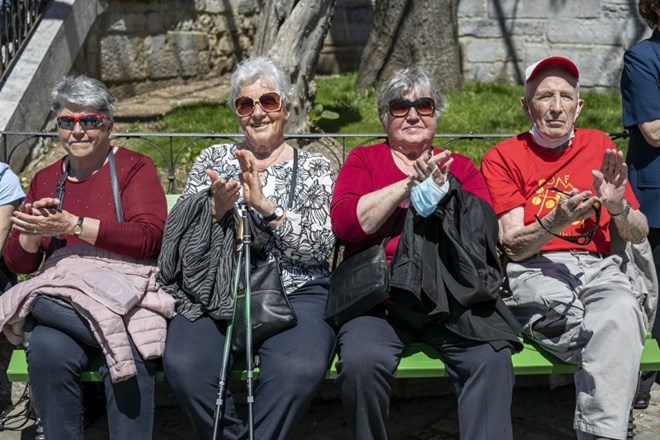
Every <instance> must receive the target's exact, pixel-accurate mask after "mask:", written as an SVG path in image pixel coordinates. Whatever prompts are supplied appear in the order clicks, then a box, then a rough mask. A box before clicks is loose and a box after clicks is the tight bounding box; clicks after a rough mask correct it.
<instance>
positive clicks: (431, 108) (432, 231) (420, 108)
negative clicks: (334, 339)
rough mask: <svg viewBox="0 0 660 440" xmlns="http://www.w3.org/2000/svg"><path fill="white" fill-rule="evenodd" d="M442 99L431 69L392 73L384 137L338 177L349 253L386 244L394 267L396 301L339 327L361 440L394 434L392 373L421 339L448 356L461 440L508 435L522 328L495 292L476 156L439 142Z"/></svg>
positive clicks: (348, 404)
mask: <svg viewBox="0 0 660 440" xmlns="http://www.w3.org/2000/svg"><path fill="white" fill-rule="evenodd" d="M444 107H445V105H444V99H443V96H442V94H441V93H440V92H439V91H438V90H437V88H436V87H435V86H434V84H433V80H432V79H431V77H430V75H429V73H428V72H427V71H426V70H425V69H424V68H422V67H420V66H416V67H411V68H408V69H403V70H399V71H397V72H395V73H394V75H393V76H392V78H391V79H390V80H389V81H387V82H386V83H385V84H384V85H383V87H382V90H381V92H380V94H379V96H378V113H379V116H380V120H381V122H382V124H383V128H384V131H385V135H386V136H387V139H386V141H385V142H384V143H381V144H378V145H372V146H367V147H358V148H355V149H354V150H352V151H351V153H350V154H349V156H348V157H347V159H346V162H345V164H344V165H343V167H342V168H341V170H340V172H339V175H338V177H337V182H336V185H335V191H334V194H333V198H332V204H331V211H330V215H331V218H332V227H333V230H334V231H335V234H336V235H337V237H339V238H341V239H343V240H345V241H346V251H345V257H346V256H350V255H352V254H354V253H355V252H360V250H361V249H363V248H365V247H366V246H368V245H373V244H380V243H381V242H383V241H386V243H385V254H386V256H387V260H388V262H389V268H390V273H391V281H390V295H389V298H388V299H386V300H384V301H383V302H381V303H379V304H377V305H376V306H375V307H373V308H370V309H368V310H353V311H352V313H351V315H356V314H357V316H356V317H354V318H352V319H349V320H346V322H344V323H343V324H342V325H341V328H340V329H339V335H338V348H339V355H340V360H339V362H338V363H337V369H338V373H339V375H338V377H337V381H338V383H339V386H340V389H341V398H342V402H343V406H344V414H345V416H346V417H347V422H348V424H349V426H350V427H351V429H352V430H353V431H354V433H355V437H356V438H358V439H361V440H365V439H385V438H387V430H386V421H387V419H388V415H389V409H388V407H389V403H390V393H391V391H392V385H393V383H394V378H395V371H396V368H397V364H398V361H399V357H400V355H401V353H402V351H403V349H404V346H405V345H406V344H408V343H410V342H414V341H421V342H426V343H428V344H430V345H432V346H434V347H435V348H437V349H438V350H439V352H440V354H441V357H442V361H443V362H444V363H445V365H446V370H447V373H448V374H449V376H450V378H451V379H452V381H453V383H454V387H455V390H456V393H457V395H458V412H459V425H460V433H461V438H465V439H491V440H492V439H510V438H511V437H512V429H511V416H510V406H511V393H512V388H513V382H514V375H513V369H512V366H511V353H512V351H513V350H516V349H519V342H518V340H517V337H516V334H517V332H518V325H517V323H516V322H515V319H514V318H513V316H512V315H511V314H510V312H509V311H508V310H507V309H506V306H504V304H503V302H502V300H501V299H499V297H498V290H499V287H500V285H501V280H502V275H501V269H500V267H499V263H498V259H497V255H496V250H495V248H494V243H495V241H496V240H497V219H496V218H495V214H494V212H493V211H492V208H491V207H490V204H489V203H490V197H489V195H488V190H487V188H486V185H485V183H484V180H483V177H482V176H481V174H480V173H479V171H478V170H477V168H476V167H475V165H474V164H473V163H472V162H471V161H470V160H469V159H468V158H467V157H465V156H461V155H459V154H456V153H451V152H449V151H447V150H444V151H443V150H442V149H438V148H434V147H433V137H434V134H435V132H436V128H437V122H438V117H439V116H440V114H441V113H442V110H443V109H444ZM332 294H333V295H334V291H333V292H332ZM440 362H441V361H440V360H438V366H440ZM438 411H440V409H439V408H438Z"/></svg>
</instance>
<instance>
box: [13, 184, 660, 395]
mask: <svg viewBox="0 0 660 440" xmlns="http://www.w3.org/2000/svg"><path fill="white" fill-rule="evenodd" d="M178 197H179V195H178V194H168V195H167V208H168V211H169V210H170V209H171V208H172V206H174V204H175V203H176V200H177V199H178ZM523 345H524V350H522V351H521V352H520V353H517V354H515V355H514V356H513V358H512V361H513V369H514V372H515V374H516V375H518V376H520V375H545V374H564V373H573V372H575V371H576V370H577V366H576V365H573V364H567V363H564V362H561V361H560V360H558V359H555V358H553V357H552V356H551V355H549V354H547V353H545V352H544V351H542V350H540V349H539V348H538V346H537V345H536V344H534V343H533V342H528V341H523ZM440 359H441V357H440V354H439V353H438V351H437V350H435V349H434V348H433V347H431V346H429V345H426V344H423V343H415V344H411V345H409V346H407V347H406V348H405V350H404V351H403V353H402V356H401V361H400V362H399V366H398V369H397V372H396V376H397V377H398V378H402V379H411V378H430V377H446V376H447V372H446V371H445V367H444V364H443V363H442V362H441V361H440ZM100 362H101V359H100V356H99V358H96V359H94V360H93V361H92V362H90V365H89V367H88V368H87V369H86V370H85V371H84V372H83V373H82V375H81V380H82V381H84V382H96V381H100V380H101V375H100V374H99V372H98V367H99V365H100ZM336 362H337V356H335V358H334V360H333V361H332V364H331V365H330V368H329V369H328V373H327V375H326V378H327V379H334V378H335V377H337V369H336V366H335V364H336ZM640 365H641V370H642V371H660V348H659V347H658V343H657V342H656V340H654V339H652V338H651V337H650V336H649V337H648V338H647V339H646V342H645V345H644V352H643V354H642V360H641V364H640ZM256 374H258V369H257V370H256V371H255V375H256ZM7 377H8V379H9V381H11V382H27V380H28V375H27V362H26V359H25V352H24V351H23V349H22V348H16V349H14V351H13V352H12V356H11V359H10V361H9V366H8V368H7ZM231 377H232V378H234V379H245V377H246V371H245V362H244V357H243V356H241V355H239V356H238V357H237V360H236V363H235V365H234V368H233V369H232V371H231ZM156 379H157V380H163V379H164V374H163V372H162V370H159V371H158V372H157V374H156Z"/></svg>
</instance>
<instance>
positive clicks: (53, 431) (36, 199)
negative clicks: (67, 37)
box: [0, 75, 174, 439]
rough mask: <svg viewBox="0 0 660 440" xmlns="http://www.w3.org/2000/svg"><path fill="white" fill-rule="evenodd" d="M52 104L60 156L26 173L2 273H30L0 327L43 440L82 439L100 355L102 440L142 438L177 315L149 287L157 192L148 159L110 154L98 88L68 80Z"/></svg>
mask: <svg viewBox="0 0 660 440" xmlns="http://www.w3.org/2000/svg"><path fill="white" fill-rule="evenodd" d="M51 102H52V107H53V110H54V112H55V113H56V115H57V117H56V123H57V134H58V135H59V139H60V142H61V144H62V146H63V147H64V150H65V151H66V153H67V154H66V155H65V156H64V157H63V158H62V159H59V160H58V161H56V162H55V163H54V164H52V165H50V166H47V167H46V168H44V169H42V170H40V171H38V172H37V173H36V174H35V176H34V177H33V179H32V181H31V182H30V187H29V190H28V193H27V196H26V199H25V204H24V206H23V209H22V210H21V211H16V212H15V213H14V217H13V219H12V222H13V233H12V234H11V236H10V238H9V240H8V242H7V246H6V248H5V253H4V256H5V260H6V262H7V265H8V266H9V267H10V268H11V269H12V270H13V271H14V272H16V273H22V274H29V273H32V272H35V271H36V270H37V269H39V273H38V274H37V275H36V276H34V277H32V278H30V279H29V280H27V281H23V282H21V283H19V284H18V285H16V286H15V287H13V288H12V289H10V290H9V291H7V292H5V293H4V294H3V295H2V297H0V301H1V302H2V304H0V310H1V311H2V313H0V325H2V328H3V331H4V333H5V335H6V336H7V337H8V338H9V339H10V341H12V342H15V343H23V344H24V346H25V350H26V353H27V362H28V373H29V378H30V398H31V400H32V402H33V404H34V405H35V407H36V409H37V413H38V415H39V417H40V419H41V423H42V425H43V428H44V431H45V435H46V438H49V439H76V438H83V437H84V428H85V426H84V417H83V390H82V386H81V381H80V374H81V372H82V371H83V370H85V369H86V368H87V366H88V363H89V361H90V360H91V359H92V358H94V357H98V354H99V353H100V352H101V351H102V352H103V356H102V359H101V364H100V369H99V372H100V374H101V376H102V377H103V382H104V384H105V394H106V409H107V414H108V425H109V431H110V436H109V438H111V439H127V438H130V439H150V438H151V432H152V426H153V413H154V387H155V371H156V360H155V359H156V358H158V357H160V356H161V355H162V352H163V350H164V348H165V344H164V338H165V334H166V330H167V321H166V317H168V316H171V315H172V314H173V313H174V301H172V299H171V297H170V296H169V295H167V294H166V293H164V292H162V291H158V290H156V289H154V288H153V286H154V285H155V273H156V269H157V265H156V259H155V257H156V256H157V255H158V252H159V250H160V247H161V241H162V237H163V230H164V226H165V219H166V215H167V205H166V200H165V194H164V192H163V189H162V186H161V184H160V181H159V178H158V174H157V171H156V168H155V167H154V164H153V163H152V161H151V160H150V159H149V158H148V157H146V156H144V155H142V154H139V153H136V152H133V151H130V150H127V149H125V148H122V147H118V146H113V145H112V142H111V135H112V128H113V122H112V117H113V114H114V111H115V107H114V97H113V96H112V94H111V93H110V91H109V90H108V89H107V87H106V86H105V85H104V84H103V83H101V82H100V81H98V80H95V79H92V78H89V77H87V76H84V75H81V76H68V77H65V78H63V79H62V80H60V81H59V82H57V84H56V85H55V87H54V89H53V91H52V94H51ZM42 261H43V264H42ZM24 320H25V327H24V328H23V327H22V324H23V322H24Z"/></svg>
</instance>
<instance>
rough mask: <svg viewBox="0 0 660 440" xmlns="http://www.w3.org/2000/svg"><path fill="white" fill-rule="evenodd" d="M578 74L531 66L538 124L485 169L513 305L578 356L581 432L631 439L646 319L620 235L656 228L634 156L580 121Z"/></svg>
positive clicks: (499, 148) (530, 91) (567, 67)
mask: <svg viewBox="0 0 660 440" xmlns="http://www.w3.org/2000/svg"><path fill="white" fill-rule="evenodd" d="M578 80H579V71H578V69H577V67H576V65H575V63H573V62H572V61H571V60H569V59H568V58H563V57H556V56H554V57H549V58H545V59H543V60H541V61H539V62H537V63H534V64H532V65H530V66H529V67H528V68H527V70H526V72H525V96H524V97H522V98H521V100H520V104H521V106H522V108H523V110H524V111H525V114H526V115H527V117H528V118H529V120H530V122H531V129H530V130H529V131H528V132H525V133H521V134H519V135H517V136H514V137H512V138H510V139H508V140H506V141H504V142H501V143H500V144H498V145H496V146H494V147H493V148H492V149H491V150H490V151H488V152H487V153H486V155H485V156H484V158H483V161H482V172H483V175H484V178H485V179H486V184H487V185H488V188H489V191H490V194H491V198H492V200H493V207H494V208H495V212H496V213H497V215H498V218H499V224H500V235H499V241H500V245H501V248H502V249H503V250H504V252H506V255H507V257H508V260H509V262H508V264H507V267H506V271H507V277H508V280H509V287H510V290H511V296H509V297H508V298H506V299H505V302H506V303H507V305H508V306H509V307H511V308H512V310H513V312H514V313H515V314H516V317H517V318H518V319H519V320H520V322H521V323H522V324H523V326H524V330H525V334H526V336H528V337H530V338H532V339H533V340H535V341H537V342H538V343H539V344H540V345H541V346H542V347H543V348H545V349H546V350H547V351H549V352H550V353H552V354H553V355H555V356H557V357H558V358H560V359H562V360H563V361H565V362H571V363H576V364H578V365H579V367H580V368H579V371H578V372H577V373H575V389H576V410H575V419H574V428H575V429H576V431H577V436H578V438H579V439H625V438H626V435H627V431H628V416H629V412H630V408H631V405H632V401H633V397H634V395H635V389H636V386H637V377H638V370H639V361H640V357H641V353H642V348H643V344H644V339H645V337H646V332H647V318H646V316H645V313H644V312H645V310H644V307H643V304H642V297H643V295H641V293H640V291H639V290H640V289H639V288H638V287H637V286H633V284H632V282H631V279H630V278H629V276H628V275H627V274H626V273H625V272H624V271H623V270H622V264H624V263H625V260H624V257H623V252H614V251H613V249H612V238H613V237H614V236H618V237H620V238H622V239H623V240H625V241H626V242H631V243H646V245H647V246H648V243H647V242H646V236H647V234H648V225H647V221H646V217H645V216H644V215H643V214H642V213H641V212H640V211H639V209H638V208H639V204H638V202H637V199H636V198H635V195H634V194H633V192H632V190H631V188H630V187H629V186H628V185H627V172H628V169H627V166H626V164H625V162H624V158H623V154H622V153H621V152H620V151H617V149H616V146H615V145H614V144H613V143H612V141H611V140H610V138H609V137H608V136H607V135H606V134H605V133H602V132H600V131H598V130H591V129H583V128H577V129H576V128H575V126H574V125H575V120H576V119H577V117H578V115H579V114H580V110H581V109H582V107H583V105H584V101H583V100H581V99H580V97H579V82H578ZM610 231H613V236H611V235H610Z"/></svg>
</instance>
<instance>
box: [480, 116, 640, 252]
mask: <svg viewBox="0 0 660 440" xmlns="http://www.w3.org/2000/svg"><path fill="white" fill-rule="evenodd" d="M607 149H616V146H615V145H614V143H613V142H612V140H611V139H610V138H609V137H608V136H607V135H606V134H605V133H603V132H601V131H598V130H591V129H584V128H580V129H575V137H574V138H573V140H572V142H571V146H570V147H568V149H567V150H565V151H563V152H561V153H554V152H552V151H549V150H546V149H544V148H541V147H539V146H538V145H536V144H535V143H534V141H533V139H532V136H531V134H529V132H526V133H522V134H519V135H518V136H515V137H513V138H510V139H508V140H506V141H504V142H501V143H499V144H497V145H495V146H494V147H493V148H492V149H491V150H489V151H488V152H487V153H486V155H485V156H484V158H483V160H482V162H481V172H482V173H483V176H484V178H485V179H486V185H487V186H488V189H489V190H490V195H491V198H492V199H493V207H494V208H495V213H496V214H497V215H498V216H499V215H501V214H503V213H505V212H507V211H510V210H511V209H513V208H516V207H518V206H523V207H524V209H525V216H524V223H525V225H528V224H530V223H533V222H535V221H536V219H535V217H534V215H537V216H539V217H540V218H543V217H544V216H545V215H546V214H548V213H549V212H550V211H552V209H553V208H554V207H555V206H556V204H557V202H558V200H559V196H560V193H558V192H555V191H551V190H550V188H552V187H556V188H558V189H559V190H561V191H564V192H568V191H570V190H571V189H573V188H577V189H578V190H580V191H585V190H589V191H592V192H593V181H594V177H593V175H592V174H591V171H592V170H600V167H601V163H602V161H603V157H604V154H605V150H607ZM625 198H626V200H628V201H629V202H630V204H631V206H632V207H633V208H634V209H637V208H639V203H638V202H637V199H636V198H635V195H634V194H633V192H632V189H631V188H630V185H627V186H626V193H625ZM595 218H596V216H595V213H594V215H592V216H591V217H589V218H587V219H585V220H581V221H578V222H575V223H573V224H571V225H570V226H569V227H567V228H566V229H565V230H564V231H562V232H561V234H564V235H577V234H579V233H581V232H586V231H588V230H589V229H590V228H591V227H592V226H593V224H594V222H595ZM610 218H611V217H610V215H609V214H608V212H607V209H605V208H604V207H603V208H602V209H601V217H600V227H599V228H598V231H597V232H596V235H595V236H594V238H593V241H592V242H591V243H589V244H588V245H586V246H580V245H577V244H574V243H570V242H568V241H565V240H561V239H559V238H553V239H551V240H550V241H549V242H547V243H546V244H545V245H544V246H543V247H542V248H541V251H544V252H548V251H567V250H572V249H580V250H586V251H589V252H601V253H603V254H608V253H609V252H610V233H609V228H608V223H609V221H610Z"/></svg>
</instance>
